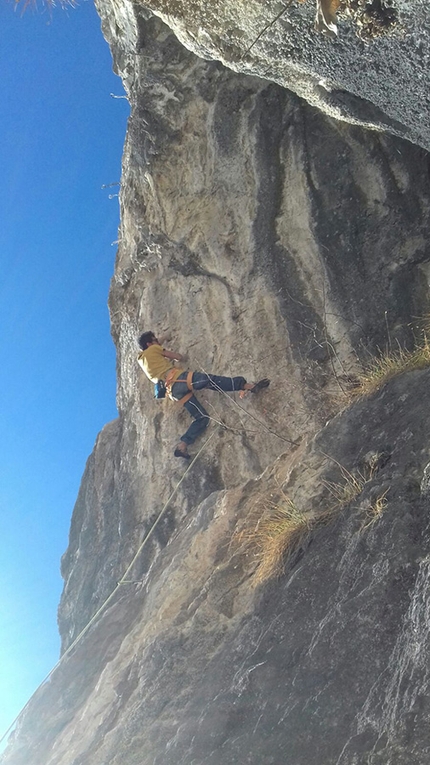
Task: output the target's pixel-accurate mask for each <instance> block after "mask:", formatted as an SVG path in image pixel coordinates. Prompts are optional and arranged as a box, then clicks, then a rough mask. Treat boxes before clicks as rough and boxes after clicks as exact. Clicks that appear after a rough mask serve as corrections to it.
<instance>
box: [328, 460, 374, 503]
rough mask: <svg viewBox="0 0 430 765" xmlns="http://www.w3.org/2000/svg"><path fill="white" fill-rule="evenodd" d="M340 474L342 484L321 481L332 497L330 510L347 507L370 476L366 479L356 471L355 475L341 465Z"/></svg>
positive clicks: (359, 492)
mask: <svg viewBox="0 0 430 765" xmlns="http://www.w3.org/2000/svg"><path fill="white" fill-rule="evenodd" d="M339 467H340V472H341V474H342V478H343V479H344V480H343V482H342V483H335V482H333V481H322V483H323V485H324V486H325V487H326V489H328V490H329V493H330V495H331V497H332V505H331V508H330V509H331V510H333V511H334V510H340V509H342V508H343V507H345V506H346V505H349V503H350V502H352V501H353V500H354V499H355V498H356V497H358V496H359V494H361V492H362V491H363V489H364V486H365V484H366V483H367V482H368V481H370V479H371V477H372V476H371V475H369V477H368V478H367V477H366V476H365V475H363V474H362V473H360V472H359V471H357V472H356V473H350V472H349V470H347V469H346V468H345V467H343V466H342V465H340V466H339Z"/></svg>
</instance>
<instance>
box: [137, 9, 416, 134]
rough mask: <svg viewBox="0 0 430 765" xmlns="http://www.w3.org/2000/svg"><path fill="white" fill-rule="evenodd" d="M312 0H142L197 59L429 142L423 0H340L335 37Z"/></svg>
mask: <svg viewBox="0 0 430 765" xmlns="http://www.w3.org/2000/svg"><path fill="white" fill-rule="evenodd" d="M321 4H324V2H322V3H321V0H316V5H315V3H314V2H312V1H311V0H305V1H304V2H298V0H291V1H289V0H287V1H286V2H280V0H246V2H244V0H211V2H205V1H204V0H146V2H145V5H146V7H147V8H149V9H150V10H151V11H153V12H154V13H155V14H157V16H160V18H162V19H163V20H164V21H165V22H166V23H167V24H168V25H169V26H170V27H171V28H172V29H173V30H174V32H175V34H176V35H177V36H178V38H179V39H180V40H181V42H182V43H183V44H184V45H186V46H187V47H188V48H189V49H190V50H192V51H194V52H195V53H196V54H197V55H199V56H201V57H203V58H214V59H217V60H219V61H221V62H222V63H223V64H224V65H226V66H228V67H231V68H232V69H234V70H236V71H239V72H246V73H248V74H253V75H257V76H259V77H263V78H264V79H270V80H273V81H274V82H277V83H279V84H280V85H282V86H283V87H285V88H288V89H289V90H292V91H293V92H295V93H297V94H298V95H299V96H301V97H302V98H304V99H306V101H308V103H310V104H312V105H314V106H317V107H318V108H319V109H321V110H322V111H324V112H326V113H327V114H329V115H330V116H333V117H336V118H338V119H345V120H347V121H349V122H353V123H356V124H362V125H367V126H369V127H373V128H377V129H382V130H388V131H390V132H392V133H394V134H396V135H399V136H403V137H405V138H407V139H408V140H410V141H413V142H414V143H418V144H420V145H421V146H424V147H425V148H427V149H428V148H429V147H430V132H429V127H428V126H429V110H430V100H429V60H430V37H429V17H428V4H427V2H426V0H392V2H388V3H387V2H386V0H373V2H370V3H366V2H364V0H343V2H341V6H340V14H339V20H340V21H339V36H338V37H337V38H336V39H330V38H329V37H327V36H326V35H323V34H321V33H319V32H317V31H315V28H314V20H315V10H316V7H318V6H319V5H321Z"/></svg>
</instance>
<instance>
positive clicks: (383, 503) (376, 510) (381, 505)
mask: <svg viewBox="0 0 430 765" xmlns="http://www.w3.org/2000/svg"><path fill="white" fill-rule="evenodd" d="M388 492H389V489H386V490H385V491H384V492H383V493H382V494H380V495H379V497H377V498H376V500H375V501H374V503H373V505H371V506H370V507H369V509H368V510H367V512H366V515H365V518H364V520H363V523H362V524H361V526H360V531H365V530H366V529H369V528H370V527H371V526H373V524H374V523H376V521H379V519H380V517H381V515H382V513H383V512H384V511H385V509H386V507H387V502H388V500H387V494H388Z"/></svg>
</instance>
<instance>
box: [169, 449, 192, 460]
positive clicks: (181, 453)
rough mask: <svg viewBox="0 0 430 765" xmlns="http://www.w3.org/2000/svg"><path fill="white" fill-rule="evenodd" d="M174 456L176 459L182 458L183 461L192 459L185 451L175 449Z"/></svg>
mask: <svg viewBox="0 0 430 765" xmlns="http://www.w3.org/2000/svg"><path fill="white" fill-rule="evenodd" d="M173 454H174V456H175V457H182V459H183V460H190V459H191V454H188V452H186V451H184V450H183V449H175V451H174V452H173Z"/></svg>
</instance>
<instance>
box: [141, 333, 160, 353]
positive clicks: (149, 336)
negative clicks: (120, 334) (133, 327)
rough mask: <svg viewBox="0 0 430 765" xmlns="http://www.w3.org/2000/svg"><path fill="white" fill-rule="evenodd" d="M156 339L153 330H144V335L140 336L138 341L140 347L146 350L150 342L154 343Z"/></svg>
mask: <svg viewBox="0 0 430 765" xmlns="http://www.w3.org/2000/svg"><path fill="white" fill-rule="evenodd" d="M156 339H157V338H156V337H155V335H154V333H153V332H144V333H143V335H141V336H140V337H139V339H138V341H137V342H138V345H139V348H141V349H142V351H146V349H147V347H148V345H149V344H150V343H153V342H154V340H156Z"/></svg>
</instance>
